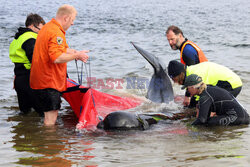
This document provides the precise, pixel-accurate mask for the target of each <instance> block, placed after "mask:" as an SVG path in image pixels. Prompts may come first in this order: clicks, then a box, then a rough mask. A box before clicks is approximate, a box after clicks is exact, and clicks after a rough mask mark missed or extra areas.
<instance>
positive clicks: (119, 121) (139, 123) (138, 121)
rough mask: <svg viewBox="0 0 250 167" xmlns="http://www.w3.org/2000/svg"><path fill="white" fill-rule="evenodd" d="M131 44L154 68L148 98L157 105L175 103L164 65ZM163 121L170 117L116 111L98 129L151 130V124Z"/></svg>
mask: <svg viewBox="0 0 250 167" xmlns="http://www.w3.org/2000/svg"><path fill="white" fill-rule="evenodd" d="M131 43H132V44H133V46H134V47H135V48H136V50H137V51H138V52H139V53H140V54H141V55H142V56H143V57H144V58H145V59H146V60H147V61H148V62H149V63H150V64H151V65H152V67H153V68H154V74H153V76H152V78H151V80H150V83H149V87H148V92H147V96H146V97H147V98H148V99H149V100H151V101H153V102H156V103H168V102H170V101H173V99H174V93H173V87H172V84H171V81H170V78H169V76H168V74H167V72H166V69H165V67H166V66H165V65H164V63H163V62H162V61H160V59H158V58H157V57H156V56H154V55H153V54H151V53H149V52H147V51H145V50H143V49H142V48H140V47H138V46H137V45H135V44H134V43H133V42H131ZM159 115H160V117H159ZM162 119H169V117H167V116H165V115H164V114H158V115H157V118H156V115H155V114H153V115H146V114H135V113H130V112H124V111H123V112H122V111H116V112H112V113H110V114H108V115H107V116H106V117H105V119H104V120H102V121H101V122H99V124H98V125H97V128H100V129H105V130H133V129H140V130H145V129H147V128H149V126H150V125H151V124H156V123H157V122H158V120H162Z"/></svg>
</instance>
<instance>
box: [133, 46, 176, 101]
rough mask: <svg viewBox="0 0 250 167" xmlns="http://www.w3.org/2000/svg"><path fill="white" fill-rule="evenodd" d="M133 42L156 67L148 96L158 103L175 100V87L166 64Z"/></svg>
mask: <svg viewBox="0 0 250 167" xmlns="http://www.w3.org/2000/svg"><path fill="white" fill-rule="evenodd" d="M131 43H132V45H133V46H134V47H135V49H136V50H137V51H138V52H139V53H140V54H141V55H142V56H143V57H144V58H145V59H146V60H147V61H148V62H149V63H150V64H151V65H152V67H153V68H154V74H153V75H152V78H151V80H150V82H149V86H148V91H147V96H146V97H147V98H148V99H149V100H151V101H153V102H156V103H168V102H170V101H173V99H174V93H173V87H172V83H171V81H170V78H169V76H168V74H167V71H166V65H165V64H164V63H163V61H161V60H160V59H159V58H158V57H156V56H154V55H153V54H151V53H149V52H147V51H145V50H144V49H142V48H141V47H139V46H137V45H136V44H134V43H133V42H131Z"/></svg>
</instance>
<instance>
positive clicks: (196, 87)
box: [182, 74, 249, 126]
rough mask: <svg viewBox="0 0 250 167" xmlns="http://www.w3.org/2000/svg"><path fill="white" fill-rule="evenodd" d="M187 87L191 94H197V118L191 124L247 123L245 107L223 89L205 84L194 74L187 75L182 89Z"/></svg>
mask: <svg viewBox="0 0 250 167" xmlns="http://www.w3.org/2000/svg"><path fill="white" fill-rule="evenodd" d="M185 88H187V89H188V91H189V93H190V94H191V96H197V97H196V98H198V105H197V109H196V110H197V119H196V120H195V121H194V122H193V123H192V125H207V126H214V125H220V126H228V125H241V124H249V115H248V113H247V111H246V109H244V108H243V106H242V105H241V104H240V103H239V102H238V101H237V100H236V99H235V97H234V96H233V95H232V94H230V93H229V92H228V91H226V90H225V89H222V88H220V87H217V86H210V85H206V84H205V83H204V82H203V81H202V78H201V77H200V76H198V75H196V74H191V75H189V76H188V77H187V78H186V79H185V81H184V85H183V87H182V89H185Z"/></svg>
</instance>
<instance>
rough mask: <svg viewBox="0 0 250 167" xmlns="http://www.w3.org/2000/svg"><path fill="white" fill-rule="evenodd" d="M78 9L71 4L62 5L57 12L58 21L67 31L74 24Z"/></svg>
mask: <svg viewBox="0 0 250 167" xmlns="http://www.w3.org/2000/svg"><path fill="white" fill-rule="evenodd" d="M76 14H77V11H76V9H75V8H74V7H73V6H71V5H62V6H61V7H60V8H59V9H58V10H57V13H56V18H55V19H56V21H57V22H58V23H59V24H61V26H62V28H63V29H64V30H65V31H66V30H68V28H69V27H70V26H72V25H73V24H74V20H75V17H76Z"/></svg>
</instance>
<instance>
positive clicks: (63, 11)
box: [56, 4, 77, 17]
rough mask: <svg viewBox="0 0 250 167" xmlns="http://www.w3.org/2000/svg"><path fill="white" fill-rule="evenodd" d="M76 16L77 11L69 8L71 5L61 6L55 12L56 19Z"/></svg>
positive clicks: (71, 7)
mask: <svg viewBox="0 0 250 167" xmlns="http://www.w3.org/2000/svg"><path fill="white" fill-rule="evenodd" d="M74 14H75V15H76V14H77V11H76V9H75V8H74V7H73V6H71V5H67V4H65V5H62V6H61V7H60V8H59V9H58V10H57V13H56V17H63V16H65V15H66V16H72V15H74Z"/></svg>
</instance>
